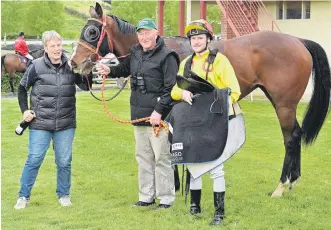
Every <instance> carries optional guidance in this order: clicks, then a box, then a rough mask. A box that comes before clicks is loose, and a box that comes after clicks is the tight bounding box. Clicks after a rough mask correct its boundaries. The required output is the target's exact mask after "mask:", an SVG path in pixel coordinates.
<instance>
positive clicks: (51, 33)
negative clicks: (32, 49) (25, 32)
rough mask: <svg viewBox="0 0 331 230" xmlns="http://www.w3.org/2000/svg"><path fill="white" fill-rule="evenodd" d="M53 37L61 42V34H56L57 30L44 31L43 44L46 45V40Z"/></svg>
mask: <svg viewBox="0 0 331 230" xmlns="http://www.w3.org/2000/svg"><path fill="white" fill-rule="evenodd" d="M54 38H56V39H59V40H60V41H61V42H62V37H61V35H60V34H58V32H56V31H55V30H49V31H45V32H44V33H43V36H42V41H43V45H44V46H46V45H47V42H48V41H50V40H52V39H54Z"/></svg>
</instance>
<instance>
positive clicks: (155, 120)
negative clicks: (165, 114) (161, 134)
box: [149, 110, 162, 125]
mask: <svg viewBox="0 0 331 230" xmlns="http://www.w3.org/2000/svg"><path fill="white" fill-rule="evenodd" d="M161 116H162V115H161V114H159V113H158V112H156V111H155V110H154V111H153V113H152V115H151V119H150V121H149V122H150V123H151V125H159V124H160V122H161Z"/></svg>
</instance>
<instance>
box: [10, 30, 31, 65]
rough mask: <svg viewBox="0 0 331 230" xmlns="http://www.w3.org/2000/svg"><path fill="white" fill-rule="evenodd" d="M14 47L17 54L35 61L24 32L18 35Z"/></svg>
mask: <svg viewBox="0 0 331 230" xmlns="http://www.w3.org/2000/svg"><path fill="white" fill-rule="evenodd" d="M14 47H15V52H16V53H18V54H19V55H21V56H24V57H26V58H28V59H30V60H33V57H32V56H31V55H30V54H29V47H28V45H27V44H26V42H25V40H24V32H20V33H19V34H18V38H17V39H16V40H15V45H14Z"/></svg>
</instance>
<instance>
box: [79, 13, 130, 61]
mask: <svg viewBox="0 0 331 230" xmlns="http://www.w3.org/2000/svg"><path fill="white" fill-rule="evenodd" d="M88 21H96V22H99V23H100V24H101V25H102V27H101V33H100V38H99V41H98V43H97V47H94V46H92V45H91V44H89V43H87V42H85V41H83V40H82V39H79V41H78V42H77V43H78V44H79V45H81V46H84V47H85V48H86V49H88V50H90V51H91V52H92V53H93V54H95V55H97V58H96V60H101V59H104V57H102V56H101V55H99V49H100V46H101V43H102V41H103V39H104V37H105V36H106V35H107V40H108V46H109V52H110V53H114V42H113V40H112V39H111V36H110V34H109V32H108V31H107V30H106V29H105V28H106V25H107V16H103V17H102V21H101V20H99V19H97V18H89V19H88ZM93 54H91V55H93ZM91 55H90V57H89V59H88V61H90V62H92V63H93V64H95V62H93V61H92V60H91ZM129 55H130V53H128V54H125V55H122V56H119V57H116V58H117V59H121V58H125V57H127V56H129ZM111 59H113V58H111Z"/></svg>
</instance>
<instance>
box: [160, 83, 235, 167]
mask: <svg viewBox="0 0 331 230" xmlns="http://www.w3.org/2000/svg"><path fill="white" fill-rule="evenodd" d="M185 81H186V79H185V80H183V82H184V84H186V83H185ZM205 86H206V85H204V86H202V87H203V88H201V86H199V87H195V86H194V90H197V91H198V92H200V91H201V89H204V90H205V89H207V88H208V87H209V86H206V88H204V87H205ZM189 87H193V86H192V84H191V85H190V86H189ZM190 89H193V88H190ZM191 92H192V91H191ZM228 98H229V89H228V88H226V89H215V90H213V91H212V92H207V93H206V92H203V94H201V95H198V96H197V97H195V98H194V99H193V104H192V105H189V104H188V103H186V102H181V103H178V104H176V105H175V106H174V107H173V109H172V111H171V113H170V114H169V115H168V117H167V118H166V121H167V122H169V123H170V125H171V126H172V133H171V134H170V135H169V141H170V143H171V155H172V164H185V163H203V162H209V161H213V160H216V159H217V158H219V157H220V156H221V155H222V153H223V150H224V147H225V144H226V141H227V136H228Z"/></svg>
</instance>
